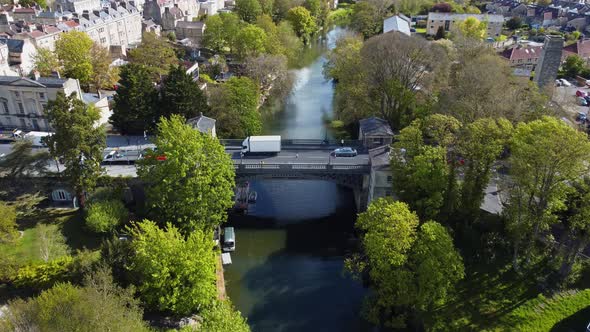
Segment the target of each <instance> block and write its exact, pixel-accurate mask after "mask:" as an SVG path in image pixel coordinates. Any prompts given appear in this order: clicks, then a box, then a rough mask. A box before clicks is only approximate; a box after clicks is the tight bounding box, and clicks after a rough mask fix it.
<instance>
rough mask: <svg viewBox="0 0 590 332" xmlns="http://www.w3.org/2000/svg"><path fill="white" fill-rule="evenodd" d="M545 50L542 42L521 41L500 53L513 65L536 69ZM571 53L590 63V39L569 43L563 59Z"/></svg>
mask: <svg viewBox="0 0 590 332" xmlns="http://www.w3.org/2000/svg"><path fill="white" fill-rule="evenodd" d="M542 51H543V44H542V43H535V42H528V41H525V42H520V43H518V44H517V45H516V46H515V47H513V48H509V49H506V50H504V51H502V52H500V55H501V56H502V57H504V58H505V59H506V60H508V61H509V62H510V66H512V67H520V68H526V69H530V70H534V69H535V66H536V65H537V63H538V62H539V58H540V57H541V53H542ZM570 55H577V56H579V57H581V58H582V59H584V60H585V61H586V62H587V63H589V64H590V39H581V40H578V41H577V42H575V43H573V44H570V45H567V46H565V47H564V48H563V51H562V53H561V60H562V61H565V59H566V58H567V57H568V56H570Z"/></svg>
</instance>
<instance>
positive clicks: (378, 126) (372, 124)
mask: <svg viewBox="0 0 590 332" xmlns="http://www.w3.org/2000/svg"><path fill="white" fill-rule="evenodd" d="M360 128H361V131H362V132H363V134H370V135H387V136H393V130H391V127H390V126H389V124H388V123H387V121H385V120H383V119H380V118H376V117H370V118H367V119H362V120H361V121H360Z"/></svg>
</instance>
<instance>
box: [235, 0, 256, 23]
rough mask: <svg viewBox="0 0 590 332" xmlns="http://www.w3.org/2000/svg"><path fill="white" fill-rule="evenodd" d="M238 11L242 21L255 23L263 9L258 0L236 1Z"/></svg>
mask: <svg viewBox="0 0 590 332" xmlns="http://www.w3.org/2000/svg"><path fill="white" fill-rule="evenodd" d="M236 11H237V12H238V15H239V16H240V18H241V19H242V20H244V21H246V22H248V23H254V21H255V20H256V17H258V15H260V14H262V7H261V6H260V2H258V0H236Z"/></svg>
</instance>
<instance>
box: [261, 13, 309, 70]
mask: <svg viewBox="0 0 590 332" xmlns="http://www.w3.org/2000/svg"><path fill="white" fill-rule="evenodd" d="M277 37H278V40H279V42H280V43H281V46H282V48H283V49H284V51H283V54H284V55H286V56H287V59H289V61H290V62H291V63H293V62H295V61H297V60H298V59H299V54H300V52H301V49H302V48H303V42H302V41H301V39H299V38H298V37H297V35H296V34H295V31H294V30H293V26H292V25H291V23H289V22H286V21H283V22H280V23H279V25H277ZM269 50H270V49H269Z"/></svg>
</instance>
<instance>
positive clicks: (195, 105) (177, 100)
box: [158, 66, 208, 119]
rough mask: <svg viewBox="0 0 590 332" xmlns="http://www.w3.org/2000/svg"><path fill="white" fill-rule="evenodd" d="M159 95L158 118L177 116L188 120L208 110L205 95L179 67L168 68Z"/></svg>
mask: <svg viewBox="0 0 590 332" xmlns="http://www.w3.org/2000/svg"><path fill="white" fill-rule="evenodd" d="M160 93H161V96H162V97H161V101H160V107H159V109H160V112H159V114H158V115H160V116H165V117H170V116H171V115H172V114H178V115H181V116H183V117H184V118H185V119H190V118H193V117H195V116H197V115H199V113H202V112H206V111H207V109H208V106H207V98H206V97H205V94H204V93H203V91H201V88H199V85H198V84H197V82H195V80H194V79H193V77H192V76H191V75H190V74H187V73H186V72H185V70H184V69H183V68H182V67H181V66H174V67H170V71H169V72H168V75H167V77H166V80H165V81H164V85H163V86H162V89H161V91H160Z"/></svg>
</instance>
